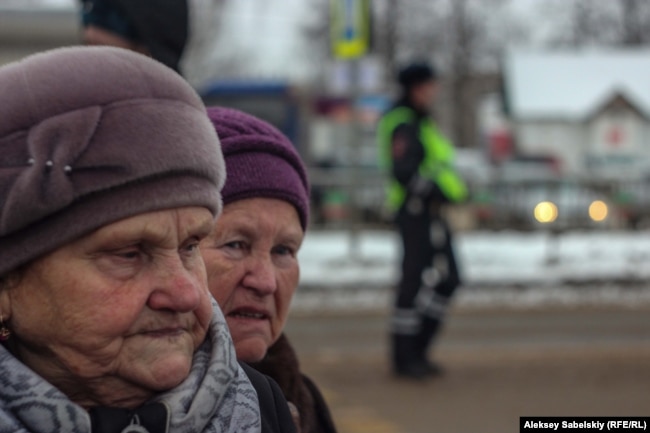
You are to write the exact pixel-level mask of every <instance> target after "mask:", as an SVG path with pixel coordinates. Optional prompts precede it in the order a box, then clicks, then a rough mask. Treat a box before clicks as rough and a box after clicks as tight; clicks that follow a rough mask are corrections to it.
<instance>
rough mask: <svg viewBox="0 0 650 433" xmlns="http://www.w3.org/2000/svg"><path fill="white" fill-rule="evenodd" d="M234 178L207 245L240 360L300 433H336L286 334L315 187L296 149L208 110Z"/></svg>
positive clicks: (244, 118)
mask: <svg viewBox="0 0 650 433" xmlns="http://www.w3.org/2000/svg"><path fill="white" fill-rule="evenodd" d="M208 116H209V118H210V120H211V121H212V123H213V125H214V127H215V129H216V131H217V135H218V136H219V140H220V142H221V147H222V150H223V154H224V160H225V162H226V170H227V172H228V176H227V178H226V184H225V185H224V188H223V191H222V196H223V205H224V210H223V214H222V215H221V217H220V218H219V220H218V221H217V223H216V225H215V227H214V230H213V231H212V233H211V234H210V235H209V236H208V237H207V238H206V239H205V240H204V241H202V242H201V251H202V253H203V257H204V259H205V263H206V268H207V270H208V283H209V287H210V292H211V293H212V294H213V295H214V297H215V298H216V299H217V301H218V302H219V305H220V306H221V308H222V310H223V312H224V315H225V316H226V321H227V322H228V326H229V327H230V332H231V334H232V337H233V341H234V343H235V349H236V351H237V357H238V358H239V360H240V361H243V362H246V363H249V364H250V365H251V366H253V367H254V368H256V369H258V370H259V371H261V372H262V373H265V374H267V375H269V376H271V377H272V378H273V379H275V380H276V381H277V382H278V384H279V385H280V388H282V391H283V392H284V396H285V397H286V399H287V401H289V402H290V403H291V404H293V406H294V417H295V421H296V424H297V425H298V426H299V429H298V430H299V431H300V432H301V433H334V432H335V431H336V429H335V427H334V424H333V421H332V418H331V415H330V411H329V409H328V407H327V404H326V403H325V400H324V398H323V396H322V395H321V393H320V391H319V390H318V388H317V387H316V385H315V384H314V383H313V382H312V381H311V380H310V379H309V378H308V377H307V376H305V375H304V374H303V373H302V372H301V371H300V365H299V362H298V358H297V356H296V353H295V351H294V349H293V347H292V346H291V344H290V343H289V340H288V339H287V337H286V336H285V335H284V334H283V329H284V326H285V323H286V321H287V318H288V314H289V307H290V304H291V299H292V297H293V295H294V293H295V291H296V288H297V287H298V280H299V275H300V268H299V263H298V257H297V255H298V251H299V249H300V246H301V245H302V241H303V238H304V236H305V230H306V229H307V224H308V220H309V207H310V206H309V182H308V179H307V172H306V169H305V166H304V164H303V162H302V160H301V158H300V156H299V155H298V152H297V151H296V149H295V148H294V146H293V144H292V143H291V142H290V141H289V139H288V138H287V137H285V136H284V135H283V134H282V133H281V132H280V131H278V130H277V129H276V128H274V127H273V126H271V125H270V124H268V123H267V122H265V121H262V120H260V119H258V118H256V117H254V116H251V115H249V114H246V113H244V112H241V111H239V110H235V109H230V108H221V107H208Z"/></svg>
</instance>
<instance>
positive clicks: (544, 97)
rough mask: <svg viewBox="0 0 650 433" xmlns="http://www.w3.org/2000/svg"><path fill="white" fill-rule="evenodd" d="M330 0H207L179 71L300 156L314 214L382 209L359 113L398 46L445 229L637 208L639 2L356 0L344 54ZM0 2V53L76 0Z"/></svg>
mask: <svg viewBox="0 0 650 433" xmlns="http://www.w3.org/2000/svg"><path fill="white" fill-rule="evenodd" d="M334 3H337V2H330V1H328V0H304V1H303V0H275V1H271V0H267V1H255V2H235V1H228V0H213V1H212V4H213V5H214V6H213V7H214V8H215V10H216V12H215V13H214V15H213V16H212V21H211V22H210V25H209V26H208V27H207V29H208V32H209V33H208V34H205V35H203V42H204V45H206V49H209V50H210V52H209V56H210V57H211V63H210V64H209V65H208V66H202V68H203V71H202V75H203V78H202V80H201V81H200V83H197V85H196V87H197V90H199V92H200V93H201V94H202V96H203V97H204V99H205V100H206V102H207V103H219V104H222V105H232V106H237V107H239V108H243V109H246V110H248V111H251V112H253V113H255V114H257V115H259V116H261V117H263V118H265V119H267V120H269V121H271V122H272V123H274V124H275V125H277V126H278V127H279V128H280V129H282V130H283V131H284V132H285V133H286V134H287V135H289V137H291V139H292V140H293V142H294V143H295V145H296V147H297V148H298V149H299V150H300V152H301V153H302V155H303V157H304V158H305V159H306V160H307V161H308V163H309V166H310V167H311V170H312V173H311V174H312V181H313V186H314V203H313V205H314V211H315V212H314V215H315V218H314V221H313V226H314V227H315V228H319V227H344V228H349V227H350V226H352V225H362V226H368V225H382V224H385V223H386V215H385V213H384V212H383V206H382V205H383V176H382V175H381V173H379V171H378V168H377V158H376V148H375V123H376V120H377V117H378V116H379V114H380V113H381V112H382V111H383V110H385V109H386V107H387V106H388V104H389V101H390V100H391V98H392V96H393V95H394V92H395V90H396V89H395V88H394V76H395V71H396V69H397V68H398V67H399V66H400V65H403V64H404V63H405V62H407V61H409V60H411V59H413V58H425V59H427V60H431V61H433V62H434V63H435V64H436V65H437V67H438V68H439V69H440V70H441V72H442V76H443V85H442V90H443V92H442V95H441V97H440V98H438V100H437V101H436V105H435V107H434V108H435V114H436V117H437V121H438V122H439V124H440V125H441V127H442V129H443V130H444V131H445V133H446V134H447V135H448V136H449V137H450V138H451V139H452V141H453V142H454V143H455V145H456V146H457V147H458V165H459V167H460V169H461V170H462V172H463V174H464V175H465V177H466V179H467V180H468V182H469V183H470V186H471V199H470V201H469V202H468V203H466V204H465V205H464V206H462V207H459V208H458V209H455V210H454V211H455V212H457V213H458V215H457V216H456V218H454V220H455V221H456V222H457V224H456V225H457V226H458V228H459V229H468V230H469V229H504V228H508V229H517V230H531V229H537V228H549V226H553V228H556V229H566V228H580V229H582V228H590V229H591V228H598V229H601V228H602V229H611V228H629V229H636V228H643V227H645V226H646V225H648V219H647V208H648V206H650V193H648V192H646V191H647V188H646V182H647V181H648V180H649V179H650V146H649V143H648V140H650V122H649V120H650V119H649V116H650V87H649V86H648V85H647V82H646V77H647V76H648V74H649V73H650V57H649V56H648V54H649V53H650V47H649V45H648V44H649V43H650V4H649V3H648V1H645V0H619V1H590V0H571V1H564V0H517V1H512V0H510V1H508V0H454V1H451V0H426V1H416V0H413V1H408V2H399V1H397V0H373V1H371V2H366V3H368V8H369V13H368V15H369V16H368V18H367V20H368V25H369V27H370V38H369V41H368V47H367V49H365V50H364V52H363V53H362V54H361V55H359V56H357V57H355V58H352V59H350V58H346V57H345V55H343V56H341V55H337V54H336V50H335V49H333V48H335V46H336V44H337V43H338V42H339V41H340V40H341V39H342V38H346V37H348V38H351V37H352V38H353V37H354V36H350V35H347V36H346V35H343V33H344V32H345V31H349V30H350V29H347V30H346V29H343V30H342V31H341V32H340V33H341V35H342V36H341V35H338V34H336V31H337V30H336V29H335V26H334V25H332V22H333V20H334V19H335V17H334V16H333V14H334V13H335V9H336V8H332V4H334ZM339 3H345V2H339ZM0 8H1V9H0V12H1V15H0V41H1V42H2V45H1V49H0V63H6V62H8V61H11V60H16V59H18V58H21V57H23V56H25V55H27V54H30V53H32V52H35V51H39V50H43V49H47V48H52V47H56V46H60V45H69V44H75V43H79V42H80V40H81V38H80V32H81V30H80V8H81V3H80V2H75V1H74V0H2V1H0ZM203 31H205V30H203ZM351 31H353V32H354V31H355V28H354V24H352V30H351ZM190 32H192V29H190ZM197 39H198V38H197ZM200 42H201V41H199V43H200Z"/></svg>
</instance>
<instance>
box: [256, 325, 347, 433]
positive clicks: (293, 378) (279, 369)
mask: <svg viewBox="0 0 650 433" xmlns="http://www.w3.org/2000/svg"><path fill="white" fill-rule="evenodd" d="M251 366H252V367H254V368H255V369H257V370H258V371H260V372H261V373H264V374H266V375H268V376H270V377H272V378H273V379H274V380H275V381H276V382H277V383H278V385H280V388H281V389H282V392H283V393H284V396H285V397H286V399H287V401H288V402H290V403H293V404H294V405H295V406H296V408H297V409H298V412H299V415H300V433H336V427H335V426H334V421H333V420H332V415H331V413H330V410H329V408H328V407H327V403H326V402H325V399H324V398H323V395H322V394H321V392H320V390H319V389H318V387H317V386H316V384H314V382H313V381H312V380H311V379H309V378H308V377H307V376H305V375H304V374H302V372H301V371H300V365H299V363H298V357H297V356H296V353H295V351H294V350H293V347H291V344H290V343H289V340H288V339H287V337H286V336H285V335H284V334H282V335H281V336H280V338H279V339H278V341H276V342H275V344H274V345H273V346H271V347H270V348H269V350H268V352H267V354H266V357H265V358H264V359H263V360H262V361H260V362H258V363H255V364H251Z"/></svg>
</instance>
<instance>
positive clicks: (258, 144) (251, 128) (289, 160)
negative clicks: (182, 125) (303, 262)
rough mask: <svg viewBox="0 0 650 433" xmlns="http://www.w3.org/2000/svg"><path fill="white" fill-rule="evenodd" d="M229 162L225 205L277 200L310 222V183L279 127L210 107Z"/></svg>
mask: <svg viewBox="0 0 650 433" xmlns="http://www.w3.org/2000/svg"><path fill="white" fill-rule="evenodd" d="M208 117H209V118H210V120H211V121H212V124H213V125H214V127H215V129H216V130H217V135H218V136H219V140H220V142H221V149H222V151H223V156H224V159H225V161H226V170H227V172H228V175H227V177H226V184H225V185H224V187H223V191H222V192H221V194H222V196H223V204H224V205H227V204H228V203H231V202H233V201H237V200H242V199H246V198H253V197H266V198H277V199H280V200H284V201H287V202H289V203H290V204H292V205H293V206H294V207H295V208H296V210H297V211H298V217H299V218H300V225H301V226H302V229H303V231H304V230H306V228H307V224H308V222H309V181H308V179H307V171H306V170H305V166H304V164H303V162H302V160H301V158H300V155H299V154H298V152H297V151H296V149H295V147H294V146H293V144H292V143H291V141H289V139H288V138H287V137H286V136H284V134H282V133H281V132H280V131H278V130H277V129H276V128H275V127H273V126H271V125H270V124H268V123H267V122H265V121H263V120H260V119H258V118H257V117H254V116H252V115H250V114H246V113H244V112H242V111H239V110H235V109H232V108H223V107H208Z"/></svg>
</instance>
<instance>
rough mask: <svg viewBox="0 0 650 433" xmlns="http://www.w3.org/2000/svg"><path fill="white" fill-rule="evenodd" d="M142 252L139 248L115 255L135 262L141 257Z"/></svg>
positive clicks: (121, 251) (116, 252) (118, 252)
mask: <svg viewBox="0 0 650 433" xmlns="http://www.w3.org/2000/svg"><path fill="white" fill-rule="evenodd" d="M140 254H141V251H140V249H138V248H129V249H128V250H120V251H115V252H114V255H115V256H117V257H119V258H121V259H125V260H134V259H137V258H138V257H140Z"/></svg>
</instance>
